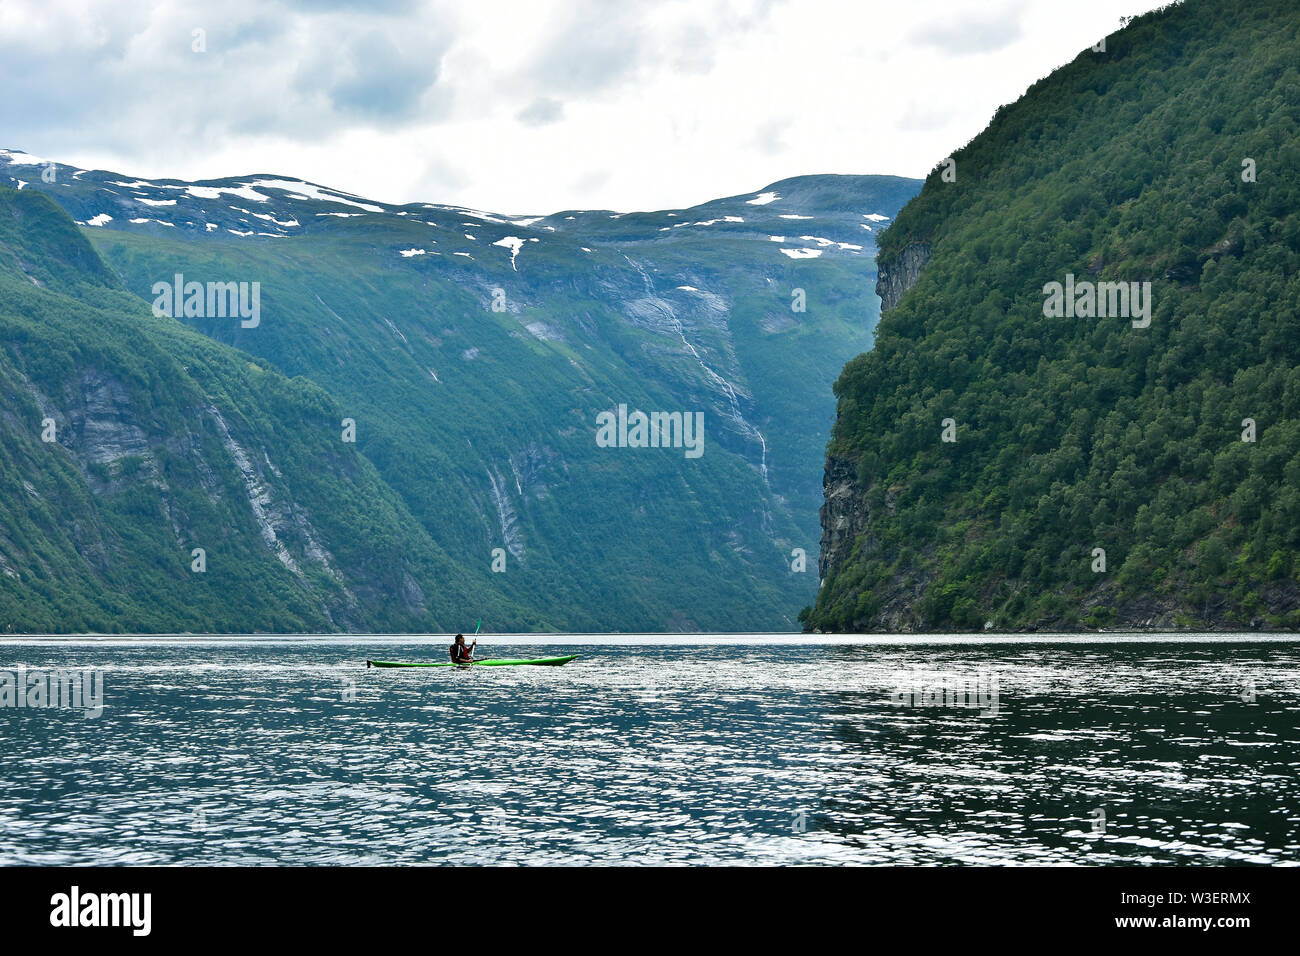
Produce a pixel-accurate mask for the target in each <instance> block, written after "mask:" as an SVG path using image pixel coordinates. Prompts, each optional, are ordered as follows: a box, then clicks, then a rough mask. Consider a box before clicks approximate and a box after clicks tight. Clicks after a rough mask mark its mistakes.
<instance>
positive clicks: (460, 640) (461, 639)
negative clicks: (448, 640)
mask: <svg viewBox="0 0 1300 956" xmlns="http://www.w3.org/2000/svg"><path fill="white" fill-rule="evenodd" d="M477 646H478V638H477V637H476V638H474V643H473V644H471V645H469V646H468V647H466V646H465V635H464V634H457V635H456V643H455V644H453V645H451V662H452V663H453V664H472V663H473V662H474V648H475V647H477Z"/></svg>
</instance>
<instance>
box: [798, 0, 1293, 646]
mask: <svg viewBox="0 0 1300 956" xmlns="http://www.w3.org/2000/svg"><path fill="white" fill-rule="evenodd" d="M1298 28H1300V10H1297V8H1296V6H1295V5H1294V4H1293V3H1289V2H1264V3H1246V2H1214V3H1210V2H1202V0H1189V2H1186V3H1183V4H1180V5H1177V6H1173V7H1167V8H1164V9H1162V10H1160V11H1157V12H1153V13H1150V14H1147V15H1145V16H1141V17H1138V18H1136V19H1135V20H1133V21H1132V22H1130V23H1128V25H1127V26H1126V27H1125V28H1124V29H1122V30H1120V31H1119V32H1117V33H1115V34H1112V35H1111V36H1109V37H1107V38H1106V39H1105V45H1104V49H1098V50H1091V49H1090V50H1085V51H1084V52H1082V53H1080V54H1079V55H1078V56H1077V57H1076V58H1075V59H1074V60H1073V61H1072V62H1071V63H1069V64H1068V65H1066V66H1064V67H1062V68H1061V69H1059V70H1057V71H1056V72H1054V73H1053V74H1052V75H1051V76H1049V77H1048V78H1046V79H1044V80H1042V81H1040V82H1038V83H1036V84H1035V85H1034V86H1033V87H1031V88H1030V89H1029V90H1028V92H1027V93H1026V94H1025V95H1024V96H1023V97H1022V98H1021V99H1020V100H1018V101H1017V102H1016V103H1014V104H1012V105H1010V106H1007V107H1004V108H1002V109H999V110H998V112H997V114H996V115H995V116H994V118H993V121H992V122H991V123H990V124H989V126H988V128H987V129H985V130H984V132H982V133H981V134H980V135H979V136H977V137H976V138H975V139H974V140H972V141H971V142H970V143H969V144H968V145H967V146H966V147H964V148H963V149H961V150H959V151H957V152H956V153H954V154H953V156H952V157H951V159H952V163H941V164H940V165H939V166H937V167H936V169H935V170H934V171H933V172H932V174H931V175H930V176H929V177H928V178H927V179H926V181H925V185H924V187H923V189H922V191H921V193H920V195H919V196H917V197H916V198H915V199H914V200H912V201H911V202H910V203H908V205H907V206H906V207H905V208H904V209H903V210H902V212H901V213H900V214H899V215H898V217H897V220H896V222H895V223H894V224H893V225H891V226H890V227H889V228H888V230H887V231H886V232H885V233H884V235H883V237H882V238H881V241H880V251H879V263H880V266H879V268H880V280H879V285H878V288H879V291H880V294H881V296H882V299H883V300H884V306H885V314H884V316H883V318H882V319H881V321H880V323H879V326H878V328H877V333H876V343H875V347H874V349H873V350H872V351H870V352H868V353H866V354H863V355H861V356H858V357H857V358H855V359H854V360H853V361H851V362H849V363H848V364H847V365H846V367H845V369H844V371H843V373H842V374H841V376H840V378H839V380H838V382H837V383H836V386H835V391H836V395H837V397H838V416H837V419H836V423H835V427H834V429H833V433H832V438H831V442H830V445H829V448H828V455H827V458H826V467H825V478H824V484H825V505H824V507H823V511H822V532H823V538H822V557H821V562H822V563H821V571H822V575H823V579H824V580H823V585H822V587H821V590H820V591H819V593H818V597H817V602H816V605H815V607H813V608H812V609H811V611H810V612H807V613H805V614H804V615H803V619H804V620H805V621H806V625H807V627H809V628H811V629H823V630H855V631H868V630H891V631H892V630H949V629H979V628H983V627H996V628H1000V629H1029V630H1034V629H1042V628H1047V629H1077V628H1083V627H1101V626H1107V625H1119V626H1124V627H1133V626H1147V625H1149V626H1153V627H1219V628H1249V627H1264V626H1268V627H1284V628H1295V627H1297V626H1300V581H1298V580H1297V573H1298V572H1300V566H1298V565H1297V561H1296V552H1297V547H1298V546H1300V280H1298V279H1297V271H1298V270H1300V212H1298V210H1300V176H1297V173H1298V172H1300V142H1298V141H1297V136H1296V130H1297V128H1298V127H1300V74H1298V73H1297V71H1296V66H1295V64H1296V62H1297V61H1298V60H1300V41H1298V40H1297V36H1298V35H1300V34H1298V32H1297V31H1298ZM954 174H955V175H954ZM1107 284H1109V285H1107ZM1121 284H1122V285H1121ZM1144 284H1149V285H1144ZM1126 300H1127V301H1126ZM1126 306H1127V308H1126ZM945 438H952V439H955V440H952V441H946V440H945Z"/></svg>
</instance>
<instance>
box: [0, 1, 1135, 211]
mask: <svg viewBox="0 0 1300 956" xmlns="http://www.w3.org/2000/svg"><path fill="white" fill-rule="evenodd" d="M1134 2H1135V0H1094V2H1091V3H1089V4H1087V5H1085V6H1082V7H1075V6H1073V5H1067V4H1061V3H1059V0H1019V2H1016V0H1010V2H1003V3H1002V4H1000V5H994V6H990V5H989V3H988V2H986V0H951V2H948V3H945V4H942V5H941V6H940V8H939V9H937V10H936V9H935V7H934V5H921V4H899V3H896V2H893V0H817V2H797V3H796V2H780V0H656V2H645V3H636V4H630V3H625V2H619V0H518V2H514V0H477V2H475V3H473V4H465V3H459V2H454V0H391V2H387V3H380V4H369V5H367V9H366V10H365V11H364V12H361V11H357V10H355V9H354V8H353V7H352V6H351V5H349V4H346V3H342V2H330V0H223V2H221V3H220V4H217V3H213V2H200V0H157V2H153V3H144V2H121V3H114V4H104V3H100V2H96V0H4V2H3V3H0V89H4V90H5V91H6V117H5V131H4V136H5V138H6V140H8V141H7V142H0V146H13V147H16V148H21V149H26V150H30V151H32V152H33V153H36V154H39V155H43V156H49V157H51V158H54V159H56V160H58V161H60V162H67V163H71V164H74V165H79V166H89V167H98V168H107V169H113V170H116V171H118V172H121V173H123V174H126V175H129V176H146V177H152V178H161V177H175V178H182V179H200V178H217V177H222V176H251V175H252V174H256V173H271V174H279V175H284V176H292V177H295V178H301V179H306V180H310V181H312V182H316V183H321V184H324V185H327V186H330V187H335V188H340V189H346V190H348V191H350V192H353V193H356V194H358V195H360V196H365V197H368V198H374V199H379V200H383V201H387V202H413V201H427V202H435V203H446V204H456V205H464V206H471V207H477V208H481V209H493V210H498V211H501V212H507V213H513V214H535V213H547V212H552V211H555V210H559V209H564V208H576V209H594V208H611V209H647V208H671V207H679V206H685V205H690V204H693V203H697V202H701V201H703V200H706V199H711V198H715V197H718V196H723V195H735V194H740V193H746V192H752V191H754V190H756V189H758V188H759V187H761V186H763V185H765V184H766V183H770V182H775V181H777V180H779V179H783V178H785V177H787V176H794V175H799V174H802V173H816V172H845V173H895V174H900V175H909V176H918V177H919V176H923V175H924V174H925V173H926V172H927V171H928V170H929V169H931V168H932V167H933V166H934V165H935V163H937V162H938V161H940V160H941V159H942V158H943V157H944V156H947V155H949V154H950V153H951V152H952V151H953V150H954V149H956V148H958V147H960V146H962V145H963V144H964V143H966V142H967V141H968V140H969V139H970V138H971V137H972V136H974V135H975V134H976V133H978V132H979V131H980V130H981V129H982V128H983V127H984V126H985V125H986V124H987V122H988V120H989V119H990V118H991V117H992V115H993V112H994V110H995V109H996V108H997V107H998V106H999V105H1002V104H1004V103H1008V102H1011V101H1012V100H1014V99H1016V98H1017V97H1018V96H1019V95H1020V94H1021V93H1023V92H1024V90H1025V89H1026V88H1027V87H1028V86H1029V85H1030V84H1032V83H1033V82H1035V81H1036V80H1038V79H1040V78H1041V77H1043V76H1045V75H1047V74H1048V73H1050V72H1051V71H1052V70H1053V69H1054V68H1055V67H1057V66H1059V65H1061V64H1063V63H1066V62H1068V61H1069V60H1070V59H1072V58H1073V57H1074V56H1075V55H1076V54H1077V53H1079V51H1081V50H1083V49H1084V48H1085V47H1087V46H1090V45H1091V44H1092V43H1093V42H1095V41H1096V40H1097V39H1098V38H1099V37H1101V36H1103V35H1105V34H1107V33H1110V32H1113V31H1114V30H1115V29H1117V28H1118V27H1119V17H1120V16H1121V15H1131V14H1133V13H1137V12H1140V11H1142V10H1144V9H1151V8H1152V7H1155V6H1157V5H1159V4H1158V3H1156V2H1153V0H1136V6H1135V5H1134ZM196 29H203V30H206V45H207V51H206V52H205V53H195V52H194V51H193V50H192V44H193V42H194V40H193V31H194V30H196Z"/></svg>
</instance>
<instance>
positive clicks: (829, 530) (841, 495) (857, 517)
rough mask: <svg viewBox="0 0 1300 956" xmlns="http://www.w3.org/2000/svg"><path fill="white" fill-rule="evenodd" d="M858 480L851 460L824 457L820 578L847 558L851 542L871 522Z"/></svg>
mask: <svg viewBox="0 0 1300 956" xmlns="http://www.w3.org/2000/svg"><path fill="white" fill-rule="evenodd" d="M857 481H858V472H857V468H856V467H854V465H853V463H852V462H851V461H849V460H848V459H845V458H837V457H834V456H831V457H829V458H828V459H827V460H826V474H825V476H824V477H823V478H822V493H823V495H824V496H825V499H826V500H825V502H824V503H823V504H822V507H821V522H822V542H821V557H820V558H819V559H818V562H817V571H818V574H819V576H820V578H821V579H822V580H823V581H824V580H825V579H826V572H827V571H828V570H829V569H831V568H834V567H838V566H839V565H840V564H842V563H843V562H844V560H845V559H846V558H848V556H849V554H850V553H851V552H852V549H853V542H854V541H856V540H857V539H858V536H859V535H860V534H862V532H863V531H865V530H866V529H867V525H868V524H869V523H870V520H871V515H870V514H869V512H868V510H867V503H866V500H865V498H864V496H863V495H862V494H860V493H859V491H858V484H857Z"/></svg>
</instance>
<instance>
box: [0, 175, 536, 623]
mask: <svg viewBox="0 0 1300 956" xmlns="http://www.w3.org/2000/svg"><path fill="white" fill-rule="evenodd" d="M0 341H3V348H2V349H0V631H5V632H33V631H35V632H42V631H44V632H77V631H102V632H123V631H145V632H148V631H191V630H192V631H305V630H334V629H339V628H348V627H352V628H356V627H359V626H361V625H363V624H364V625H365V626H367V627H370V628H374V629H379V630H425V629H443V630H445V629H450V628H455V627H457V626H463V623H464V621H465V620H467V618H465V617H463V615H465V614H466V613H467V611H466V608H474V609H475V610H477V609H478V608H480V607H482V608H484V610H483V611H482V612H480V613H483V614H484V615H485V616H495V617H497V618H500V619H506V618H510V617H518V616H521V615H522V612H521V609H519V608H518V607H516V606H514V605H512V604H511V603H509V602H508V601H507V600H504V599H502V598H501V597H500V596H498V595H496V594H494V593H492V592H489V591H488V590H487V589H485V588H482V587H481V585H475V584H473V583H471V582H470V581H469V580H468V576H467V575H466V574H465V572H464V571H463V570H462V569H460V568H459V567H457V565H456V563H455V562H454V561H451V560H450V559H449V558H448V557H447V556H446V554H445V553H444V552H442V551H441V550H440V549H439V548H438V547H437V546H436V545H434V544H433V542H432V541H431V540H430V539H429V537H428V536H427V534H425V533H424V532H423V530H422V529H421V528H420V526H419V524H418V522H416V521H415V520H414V519H413V518H412V516H411V515H410V513H409V511H408V510H407V509H406V507H405V505H404V503H403V502H402V501H401V499H400V498H399V497H398V496H397V495H395V494H394V493H393V492H392V491H391V490H390V489H388V488H387V487H386V486H385V485H384V483H383V482H382V481H381V480H380V479H379V477H378V475H377V474H376V472H375V470H374V468H373V467H372V466H371V465H370V463H369V462H368V461H366V459H365V458H364V457H362V456H361V455H359V454H358V453H357V452H356V451H355V448H356V446H354V445H347V444H344V443H342V442H340V441H339V440H338V435H339V431H338V424H337V423H338V422H339V420H340V418H341V412H340V410H339V408H338V406H337V404H336V403H335V402H334V401H333V399H331V398H330V397H329V396H328V395H327V394H326V393H325V392H324V391H323V390H322V389H321V388H319V387H318V386H316V385H313V384H311V383H310V382H307V381H305V380H303V379H293V380H290V379H286V378H285V377H284V376H282V375H280V374H279V373H278V372H276V371H274V370H273V369H272V368H271V367H270V365H269V363H267V362H265V361H264V360H257V359H252V358H250V357H249V356H248V355H245V354H242V353H239V352H237V351H235V350H234V349H231V348H229V347H227V346H223V345H219V344H217V343H215V342H212V341H211V340H209V339H207V338H204V337H203V336H202V335H199V334H198V333H196V332H193V331H191V330H189V329H187V328H185V327H184V326H183V325H181V324H180V323H178V322H175V321H174V320H172V319H169V318H155V317H154V316H153V315H151V313H150V310H149V308H148V306H147V305H145V304H144V303H142V302H141V301H140V299H139V298H138V297H136V296H133V295H130V294H129V293H127V292H126V291H125V290H123V289H121V288H120V287H117V284H116V280H115V279H113V278H112V276H111V273H110V272H109V270H107V269H106V268H105V267H104V264H103V263H102V262H101V261H100V259H99V257H98V256H97V255H96V253H95V251H94V249H93V248H92V247H91V245H90V243H89V242H87V241H86V239H85V238H84V237H83V236H82V234H81V232H80V231H79V230H78V229H77V227H76V226H75V225H74V224H73V222H72V220H71V219H70V218H68V216H67V215H66V214H65V213H64V212H63V211H62V210H61V209H60V208H59V207H58V206H56V205H55V204H54V203H53V202H52V201H51V200H50V199H48V198H47V197H45V196H43V195H41V194H39V193H36V192H33V191H23V192H17V191H14V190H11V189H5V188H0ZM47 420H48V421H52V422H53V431H52V432H49V431H47V428H48V421H47ZM45 435H48V437H51V438H53V439H54V440H53V441H45V440H43V437H44V436H45ZM241 459H242V463H241ZM254 499H256V502H257V506H258V508H259V509H260V512H259V511H258V510H255V508H254V507H253V500H254ZM268 535H270V536H271V540H270V541H268ZM194 548H202V549H204V551H205V553H206V570H205V571H203V572H201V573H200V572H196V571H194V570H192V562H193V560H194V558H193V549H194ZM344 570H345V571H346V574H344V573H342V572H343V571H344Z"/></svg>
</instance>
